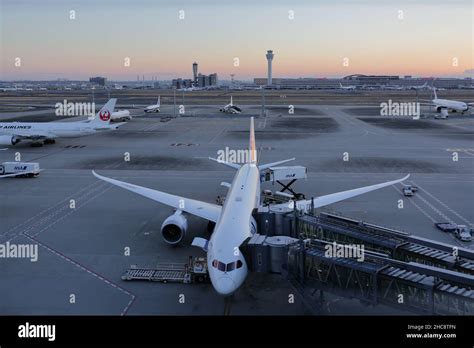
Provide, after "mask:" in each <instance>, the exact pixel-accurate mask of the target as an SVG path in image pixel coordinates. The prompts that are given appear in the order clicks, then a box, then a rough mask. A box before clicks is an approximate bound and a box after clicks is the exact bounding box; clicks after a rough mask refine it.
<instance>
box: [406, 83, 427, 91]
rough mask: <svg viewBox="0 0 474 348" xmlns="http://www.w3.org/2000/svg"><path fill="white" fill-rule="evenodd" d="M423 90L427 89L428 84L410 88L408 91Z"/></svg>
mask: <svg viewBox="0 0 474 348" xmlns="http://www.w3.org/2000/svg"><path fill="white" fill-rule="evenodd" d="M425 88H429V86H428V82H425V83H424V84H422V85H418V86H410V87H409V89H412V90H415V91H420V90H424V89H425Z"/></svg>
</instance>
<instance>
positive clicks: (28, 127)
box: [0, 122, 110, 138]
mask: <svg viewBox="0 0 474 348" xmlns="http://www.w3.org/2000/svg"><path fill="white" fill-rule="evenodd" d="M99 129H110V127H108V126H102V127H98V125H96V124H94V123H91V122H44V123H41V122H8V123H0V135H19V136H25V137H28V136H36V135H38V134H42V135H43V134H44V135H46V134H47V137H48V138H58V137H61V138H74V137H80V136H84V135H89V134H93V133H95V132H96V131H97V130H99Z"/></svg>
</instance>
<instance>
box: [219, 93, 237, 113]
mask: <svg viewBox="0 0 474 348" xmlns="http://www.w3.org/2000/svg"><path fill="white" fill-rule="evenodd" d="M219 111H220V112H225V113H228V114H240V113H241V112H242V109H241V108H239V107H238V106H236V105H234V104H233V103H232V96H230V103H229V104H227V105H226V106H224V107H223V108H222V109H219Z"/></svg>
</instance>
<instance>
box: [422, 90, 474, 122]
mask: <svg viewBox="0 0 474 348" xmlns="http://www.w3.org/2000/svg"><path fill="white" fill-rule="evenodd" d="M431 89H432V90H433V95H434V99H432V100H431V105H432V106H434V107H435V108H436V111H437V112H440V113H441V117H443V118H447V117H448V113H449V111H453V112H460V113H461V114H464V113H465V112H466V111H467V110H469V107H470V106H473V105H474V103H465V102H461V101H457V100H450V99H439V98H438V95H437V94H436V88H435V87H431Z"/></svg>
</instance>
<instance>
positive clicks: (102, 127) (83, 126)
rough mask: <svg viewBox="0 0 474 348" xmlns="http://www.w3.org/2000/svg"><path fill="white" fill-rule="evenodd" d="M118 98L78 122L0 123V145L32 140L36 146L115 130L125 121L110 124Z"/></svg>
mask: <svg viewBox="0 0 474 348" xmlns="http://www.w3.org/2000/svg"><path fill="white" fill-rule="evenodd" d="M116 102H117V99H115V98H113V99H110V100H109V101H108V102H107V103H106V104H105V105H104V106H103V107H102V109H100V111H99V112H98V113H97V114H96V115H95V117H94V118H93V119H89V120H86V121H76V122H8V123H7V122H4V123H0V145H16V144H18V143H19V142H20V141H24V140H31V141H33V144H34V145H36V146H42V145H43V143H44V144H53V143H55V142H56V138H76V137H81V136H85V135H91V134H95V133H97V132H102V131H110V130H115V129H117V128H118V127H120V126H121V125H122V124H123V123H119V124H116V125H111V124H110V118H111V115H112V112H113V110H114V107H115V103H116Z"/></svg>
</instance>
